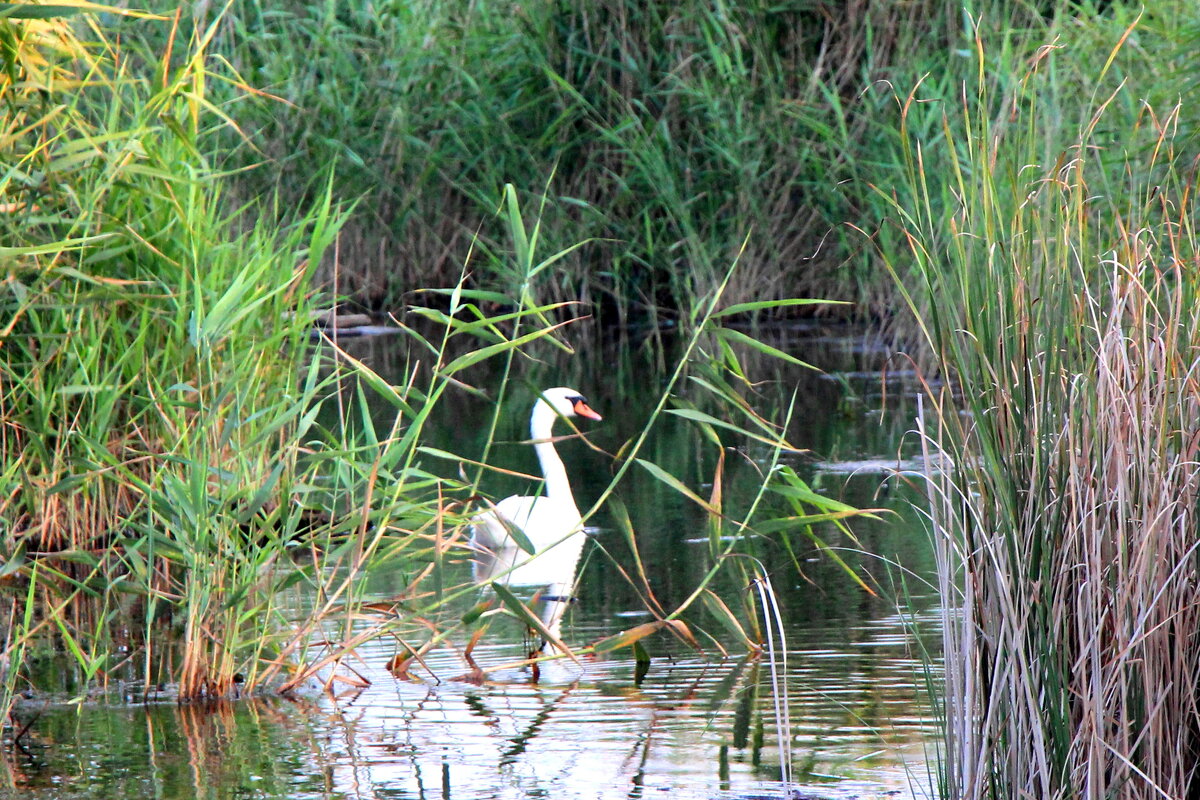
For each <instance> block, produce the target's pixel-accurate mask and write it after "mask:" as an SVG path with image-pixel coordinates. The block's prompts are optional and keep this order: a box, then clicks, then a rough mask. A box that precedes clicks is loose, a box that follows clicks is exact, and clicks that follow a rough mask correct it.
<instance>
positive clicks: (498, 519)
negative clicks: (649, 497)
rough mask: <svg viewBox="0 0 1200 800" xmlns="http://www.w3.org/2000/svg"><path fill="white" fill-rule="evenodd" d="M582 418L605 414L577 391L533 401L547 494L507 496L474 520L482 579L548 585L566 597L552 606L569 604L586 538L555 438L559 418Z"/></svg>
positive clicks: (533, 427)
mask: <svg viewBox="0 0 1200 800" xmlns="http://www.w3.org/2000/svg"><path fill="white" fill-rule="evenodd" d="M577 416H579V417H587V418H589V419H596V420H598V419H600V418H601V417H600V415H599V414H597V413H596V412H595V411H592V409H591V408H589V407H588V405H587V401H586V400H585V399H584V398H583V396H582V395H580V393H579V392H577V391H575V390H574V389H567V388H565V387H558V388H555V389H547V390H546V391H544V392H542V396H541V397H540V398H539V399H538V401H537V402H536V403H534V404H533V413H532V414H531V415H530V417H529V432H530V435H531V436H532V438H533V448H534V450H535V451H536V452H537V456H538V461H540V462H541V465H542V474H543V475H544V476H545V478H546V493H545V494H544V495H542V496H539V497H527V496H519V495H513V496H512V497H506V498H505V499H503V500H501V501H500V502H499V503H496V504H495V505H494V506H492V508H490V509H488V510H487V511H484V512H483V513H481V514H478V515H476V517H475V518H474V519H473V520H472V534H471V543H472V545H473V546H474V548H475V549H476V551H477V552H478V553H479V555H478V556H477V557H476V561H475V579H476V580H477V581H479V582H484V581H492V580H496V581H500V582H501V583H505V584H507V585H509V586H546V587H548V588H547V594H548V595H549V596H550V597H551V598H561V600H559V601H558V602H554V601H552V602H551V603H550V605H552V606H554V605H561V606H564V607H565V605H566V598H567V596H568V595H569V594H570V593H571V590H572V585H573V584H574V582H575V567H576V565H577V563H578V561H579V555H580V553H581V552H582V551H583V545H584V543H585V542H586V541H587V537H586V535H585V534H584V532H583V520H582V518H581V517H580V515H579V508H578V507H577V506H576V505H575V496H574V495H573V494H572V492H571V484H570V482H569V481H568V480H567V470H566V467H564V466H563V463H562V459H560V458H559V457H558V452H557V451H556V450H555V449H554V444H553V442H551V441H550V438H551V433H552V431H553V428H554V422H555V420H557V419H558V418H559V417H577ZM510 527H514V528H518V529H519V530H520V531H521V533H523V534H524V535H525V538H527V539H528V540H529V543H530V544H531V545H533V552H532V553H529V552H526V551H525V550H522V549H521V548H520V547H519V546H518V545H517V542H516V540H515V539H514V538H513V536H512V534H511V533H510V532H509V528H510ZM556 611H557V613H555V614H553V615H552V616H551V619H550V620H549V622H548V625H547V627H549V628H550V629H551V631H553V632H554V633H555V634H556V635H557V633H558V631H557V625H558V622H559V619H558V618H559V617H561V614H562V609H561V608H559V609H556Z"/></svg>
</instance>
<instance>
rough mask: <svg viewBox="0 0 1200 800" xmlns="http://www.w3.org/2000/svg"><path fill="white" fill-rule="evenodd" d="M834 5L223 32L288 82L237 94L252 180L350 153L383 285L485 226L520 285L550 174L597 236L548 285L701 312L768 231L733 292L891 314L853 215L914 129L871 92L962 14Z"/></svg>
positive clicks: (355, 17)
mask: <svg viewBox="0 0 1200 800" xmlns="http://www.w3.org/2000/svg"><path fill="white" fill-rule="evenodd" d="M1001 5H1003V4H1001ZM1051 5H1053V4H1051ZM835 6H836V7H835ZM835 6H828V5H825V6H819V5H812V4H804V3H799V4H792V5H790V6H789V5H786V4H785V5H783V6H781V5H779V4H776V3H766V2H749V3H736V4H724V3H716V4H714V3H706V2H685V3H677V2H672V3H666V2H655V3H649V4H647V3H630V2H626V0H607V1H606V2H600V3H595V2H541V1H539V2H533V3H521V4H514V3H510V2H507V1H506V0H500V1H499V2H492V1H491V0H489V2H483V3H472V4H469V5H465V6H460V5H454V4H450V5H447V4H442V3H382V4H362V3H350V4H342V5H341V6H337V7H334V6H329V5H323V6H322V5H312V4H298V3H285V4H272V5H269V6H268V5H266V4H263V3H260V2H256V1H255V0H247V1H246V2H241V1H239V2H236V3H233V4H232V5H231V7H230V10H229V12H228V14H227V15H226V16H225V17H224V20H223V22H222V23H221V28H220V32H219V33H218V35H217V38H216V40H215V43H214V45H215V47H217V48H218V49H219V51H220V52H221V54H222V55H223V56H225V57H226V58H227V59H228V60H229V62H230V63H231V64H232V65H233V66H234V67H235V68H236V69H237V70H238V72H239V73H240V74H241V75H242V76H244V78H245V79H246V80H247V81H249V82H250V83H251V84H252V85H254V86H255V87H258V88H260V89H262V90H263V91H264V92H265V93H268V94H270V95H275V96H278V97H279V98H282V99H284V100H285V101H287V104H286V105H284V104H280V103H279V102H278V101H276V100H272V99H270V98H269V97H267V96H263V97H261V98H260V99H258V100H254V99H249V100H247V101H245V102H241V103H239V104H238V106H237V107H236V108H234V109H231V112H230V113H232V114H233V115H234V117H235V118H236V119H237V120H238V123H239V125H240V126H241V127H242V128H243V130H245V131H247V132H251V133H252V140H253V142H254V146H253V147H249V148H245V149H244V150H243V151H242V157H241V159H240V160H239V161H238V162H235V163H245V162H253V163H259V162H263V161H267V162H268V163H270V165H271V168H270V169H267V170H260V171H257V172H252V173H248V174H247V175H246V179H245V181H244V182H242V183H241V186H242V189H241V190H242V191H245V192H250V193H257V192H258V191H261V189H262V188H263V186H264V183H265V184H266V185H268V186H271V187H274V186H279V187H280V188H281V190H282V191H283V192H284V194H285V196H286V197H288V198H297V197H306V196H307V195H306V192H308V191H310V190H312V189H313V188H314V187H313V185H312V183H311V170H310V165H311V164H312V163H313V162H314V160H315V161H316V162H317V163H328V162H334V161H336V162H337V163H338V165H339V170H338V171H339V178H338V181H337V183H336V185H335V196H337V197H339V198H342V199H357V198H362V200H363V202H361V203H360V204H359V205H358V206H357V207H356V209H355V211H354V213H353V214H352V215H351V217H350V219H349V220H348V222H347V224H346V226H345V227H344V235H343V237H342V240H341V246H340V252H341V254H342V262H341V264H340V273H339V277H340V280H341V281H342V285H343V286H344V287H345V289H346V291H348V292H349V293H351V294H353V295H355V296H356V297H357V298H358V299H359V300H360V301H362V302H365V303H368V304H372V305H389V306H391V307H396V306H397V305H399V304H401V303H402V302H403V301H404V300H405V299H407V298H408V296H407V294H406V293H407V292H410V291H412V290H414V289H416V288H420V287H428V286H432V285H437V286H441V287H449V286H452V285H454V284H455V283H456V282H457V280H458V275H459V270H460V266H461V260H460V258H459V254H460V253H461V252H463V250H464V249H465V247H466V245H467V244H468V243H470V242H473V241H474V242H475V246H476V248H477V250H478V251H479V252H480V254H481V256H482V257H481V258H479V259H478V260H477V261H476V262H475V266H474V268H473V272H472V279H471V285H473V286H477V287H482V288H487V289H492V290H500V291H511V290H512V288H513V281H514V280H516V279H517V278H519V273H514V272H513V271H512V269H511V266H510V265H511V264H512V261H511V259H510V255H511V251H510V250H509V242H508V237H507V231H506V230H505V228H504V227H503V225H501V224H500V223H499V221H498V220H497V219H496V218H495V217H494V216H493V211H494V209H495V208H496V207H497V205H498V202H499V198H500V193H501V187H502V186H504V185H505V184H510V183H511V184H513V185H515V186H518V187H521V188H522V190H523V191H526V192H528V195H525V196H523V198H522V199H523V200H524V201H525V202H526V203H527V204H528V203H529V202H530V201H531V200H532V199H533V198H536V197H538V196H539V195H541V194H542V193H543V190H544V189H545V190H547V191H548V197H547V200H546V206H545V210H544V214H543V220H544V225H543V238H544V241H545V244H546V246H547V249H548V251H550V252H556V251H560V250H564V249H566V248H567V247H569V246H571V245H573V244H575V243H576V242H580V241H584V240H587V241H588V242H589V244H588V245H587V246H586V247H583V248H580V249H579V250H578V251H576V252H574V253H572V254H571V255H570V256H569V257H568V258H566V259H564V261H563V262H562V263H561V264H560V265H559V268H558V269H556V270H554V271H552V272H548V273H546V274H543V275H542V276H540V278H539V280H538V281H537V282H536V285H535V287H534V288H535V289H536V292H537V295H536V296H537V298H538V300H539V302H542V303H549V302H554V301H561V300H580V301H583V302H584V303H590V304H591V306H592V308H594V309H595V313H598V314H601V315H604V316H605V319H606V320H607V321H612V320H617V321H620V320H624V319H628V318H629V316H630V315H634V316H636V317H639V318H640V317H643V316H645V315H647V314H649V315H657V314H661V313H665V314H669V315H674V314H679V315H680V316H686V315H687V309H688V308H689V307H690V306H691V305H692V299H693V298H694V297H696V296H702V295H707V294H709V293H711V292H712V291H713V290H714V289H715V288H716V287H717V286H718V285H720V284H721V283H722V281H723V279H724V273H725V267H726V266H727V265H728V264H729V263H731V261H732V260H733V259H734V257H735V256H737V255H738V253H739V251H740V250H741V249H742V248H743V243H745V244H744V252H742V253H741V256H740V268H739V270H738V273H737V274H736V275H735V276H734V278H733V280H732V281H731V282H730V283H729V284H728V286H727V288H726V290H725V294H726V297H727V299H728V300H729V301H730V302H739V301H749V300H764V299H781V298H784V297H788V296H795V295H800V296H821V297H831V296H837V297H842V298H845V299H860V300H863V301H864V303H865V304H866V305H867V306H870V308H868V309H867V310H868V311H869V312H871V313H882V312H884V311H885V309H884V308H883V306H882V305H881V303H882V301H883V300H884V299H885V298H884V297H881V296H880V294H881V293H880V290H879V288H878V287H880V286H881V285H882V284H883V281H881V280H880V279H879V278H880V276H879V274H878V272H876V271H875V269H874V267H875V265H874V264H872V263H870V262H869V260H868V259H867V258H866V257H865V254H864V251H863V248H862V244H861V240H860V239H859V237H858V236H857V235H855V234H854V233H853V232H852V231H851V230H850V229H849V228H846V227H844V226H843V224H842V223H843V222H845V221H847V220H855V219H857V218H858V216H859V215H860V213H861V211H862V208H863V202H862V198H861V195H860V191H859V187H858V185H857V184H856V182H857V181H859V180H861V179H862V178H863V176H864V175H866V174H868V172H869V168H870V167H873V166H874V165H875V164H876V163H877V162H878V160H879V159H880V158H882V157H885V156H886V153H887V148H888V147H889V146H890V145H891V144H892V142H893V140H892V138H891V137H892V136H893V135H894V122H895V114H894V113H893V112H892V111H891V110H890V108H889V103H888V100H887V98H886V97H885V95H884V93H882V92H865V93H864V89H865V88H866V87H869V86H871V85H872V83H873V82H874V81H876V80H879V79H887V78H889V77H892V76H893V74H894V71H895V64H896V63H897V62H901V63H906V60H907V58H908V56H909V54H910V53H912V52H914V50H915V51H918V52H920V53H922V54H926V53H928V54H929V60H928V63H927V67H926V68H928V69H940V67H941V66H942V63H943V62H944V61H945V60H946V59H947V58H950V57H951V56H950V54H951V52H952V50H953V49H954V48H956V47H961V46H963V42H962V40H961V39H962V37H961V30H962V21H961V15H960V11H959V10H958V9H957V7H955V6H952V5H947V4H945V3H938V2H932V1H929V2H926V1H925V0H922V2H914V3H904V4H896V3H878V2H855V3H847V4H841V5H836V4H835ZM1013 16H1014V17H1015V18H1018V19H1024V18H1025V17H1030V18H1037V19H1040V18H1041V17H1040V15H1039V14H1038V13H1037V12H1036V11H1032V10H1031V11H1021V12H1013ZM881 121H883V124H881ZM747 236H749V239H748V240H747ZM325 270H326V271H325V272H324V273H323V275H325V276H326V277H328V276H329V274H331V267H330V265H329V264H328V263H327V264H326V265H325ZM796 310H797V309H790V310H786V309H777V310H776V311H777V313H785V312H787V311H792V312H794V311H796ZM809 310H810V311H811V310H812V309H809ZM821 310H822V311H823V312H825V313H830V312H835V311H842V312H844V311H846V309H840V310H839V309H828V308H827V309H821ZM760 313H766V312H765V311H763V312H760Z"/></svg>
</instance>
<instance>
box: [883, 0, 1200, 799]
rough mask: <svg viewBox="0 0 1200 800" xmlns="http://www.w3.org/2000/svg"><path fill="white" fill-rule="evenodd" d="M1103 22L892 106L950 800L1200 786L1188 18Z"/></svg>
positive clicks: (898, 234)
mask: <svg viewBox="0 0 1200 800" xmlns="http://www.w3.org/2000/svg"><path fill="white" fill-rule="evenodd" d="M1111 10H1112V13H1113V19H1111V20H1109V21H1108V24H1106V25H1104V26H1100V27H1097V28H1091V29H1088V30H1087V31H1083V30H1070V31H1068V30H1066V29H1052V30H1050V31H1048V32H1047V33H1048V34H1059V36H1058V38H1054V37H1050V38H1047V39H1045V40H1044V41H1043V40H1039V39H1037V38H1036V37H1034V38H1021V39H1017V40H1015V41H1014V40H1006V41H997V40H996V39H995V38H994V37H991V36H989V35H988V34H987V33H986V32H985V28H984V26H983V25H982V24H980V26H979V27H978V29H977V34H976V41H975V51H974V54H973V58H974V60H975V62H976V64H977V65H978V76H977V80H975V81H973V82H968V83H966V84H965V86H966V88H965V89H962V90H959V89H956V90H954V91H952V92H950V91H947V92H944V93H943V92H942V91H940V89H941V87H939V86H936V85H933V86H931V85H929V84H919V85H914V86H913V87H912V88H911V90H910V91H909V93H908V94H907V95H905V96H903V97H900V98H898V102H899V105H900V107H901V108H902V109H903V111H904V128H903V129H902V131H901V133H902V144H903V148H902V153H903V155H904V158H905V164H906V170H905V173H904V175H905V177H904V181H903V183H901V184H900V185H899V186H891V187H888V189H887V190H886V192H884V191H881V192H880V197H881V198H882V199H883V201H884V202H886V204H888V205H889V206H890V207H891V209H892V213H893V215H894V220H895V229H894V230H893V231H890V232H881V234H880V236H879V238H878V240H877V241H879V242H880V243H881V248H882V252H883V253H884V255H885V256H886V257H887V258H888V260H889V263H890V264H891V266H892V268H893V269H894V270H895V274H896V277H897V283H898V286H899V287H900V288H901V291H902V292H904V294H905V296H906V298H907V299H908V301H909V304H910V307H911V308H912V310H913V312H914V314H915V317H916V319H917V321H918V323H919V324H920V326H921V331H922V333H923V335H924V337H925V338H926V340H927V342H928V344H929V346H930V347H931V348H932V350H933V354H934V358H935V364H936V368H937V369H938V370H940V372H941V375H942V376H944V377H945V379H946V382H947V383H946V388H944V389H937V390H934V389H931V391H930V392H929V395H928V405H927V407H926V409H925V412H924V414H923V415H922V416H921V419H920V425H921V434H922V436H923V438H924V441H925V442H926V453H925V456H926V464H927V465H928V467H927V470H928V471H927V473H926V479H927V481H928V485H929V494H930V504H931V505H930V524H931V527H932V530H933V535H934V538H935V541H936V543H937V545H938V547H939V568H938V570H939V575H938V578H939V581H940V584H941V592H942V593H943V597H944V598H945V601H946V613H945V615H944V619H943V624H944V626H945V635H944V638H943V643H944V649H945V652H944V658H945V670H946V675H945V682H944V688H943V696H941V697H940V698H939V701H940V703H941V707H942V713H943V724H944V736H943V751H942V753H941V754H940V755H941V757H942V764H943V767H942V769H943V774H942V781H943V782H942V786H941V791H942V794H943V796H946V797H955V798H1008V797H1016V796H1030V797H1042V798H1066V797H1083V796H1086V797H1129V798H1140V797H1187V796H1192V795H1194V794H1195V792H1196V787H1197V781H1198V780H1200V776H1198V775H1197V773H1196V769H1195V766H1196V764H1197V763H1200V738H1197V731H1198V730H1200V725H1198V722H1200V713H1198V709H1200V703H1198V699H1200V698H1198V697H1197V688H1196V687H1197V686H1198V685H1200V684H1198V682H1197V681H1198V678H1200V646H1198V643H1197V640H1196V638H1195V636H1194V635H1192V633H1191V632H1193V631H1194V630H1195V628H1196V625H1197V624H1198V623H1200V619H1197V608H1200V603H1198V601H1200V594H1198V590H1197V583H1196V568H1197V561H1196V541H1197V530H1198V529H1197V524H1196V520H1195V508H1196V502H1197V499H1198V497H1197V491H1198V488H1200V466H1198V464H1200V462H1198V460H1197V455H1198V452H1197V442H1200V415H1198V413H1197V412H1198V411H1200V390H1198V388H1197V387H1198V384H1197V382H1196V375H1197V370H1198V369H1200V360H1198V356H1197V354H1198V353H1200V340H1198V339H1197V330H1198V328H1197V323H1198V322H1200V320H1198V319H1197V315H1198V313H1200V303H1198V300H1200V294H1198V290H1200V285H1198V284H1197V275H1198V273H1197V271H1196V269H1195V267H1196V264H1197V263H1198V258H1200V248H1198V245H1200V238H1198V237H1197V235H1196V229H1195V219H1196V207H1195V202H1196V201H1195V189H1196V186H1195V177H1196V173H1195V164H1194V161H1193V155H1194V153H1193V151H1192V148H1191V147H1190V146H1189V144H1188V142H1189V141H1190V137H1191V133H1190V131H1191V130H1192V128H1193V126H1194V120H1193V119H1190V118H1189V116H1188V115H1189V113H1192V112H1190V111H1189V109H1188V107H1187V105H1186V104H1181V103H1180V102H1179V96H1178V95H1173V94H1172V93H1173V92H1175V91H1176V90H1180V89H1181V84H1180V82H1179V81H1180V78H1181V76H1182V73H1180V72H1177V71H1176V70H1178V69H1179V68H1180V66H1181V64H1182V60H1186V59H1189V58H1190V55H1189V54H1190V52H1191V48H1190V47H1183V48H1180V45H1179V42H1178V41H1177V39H1176V36H1175V32H1176V30H1177V28H1176V27H1175V25H1176V24H1177V23H1178V20H1177V19H1176V18H1175V16H1174V15H1176V14H1178V15H1182V16H1185V17H1186V15H1185V14H1184V6H1183V5H1180V4H1174V5H1173V4H1169V3H1168V4H1158V5H1157V6H1156V7H1155V13H1154V14H1150V13H1147V14H1146V15H1145V16H1144V17H1143V16H1141V15H1137V14H1135V13H1134V12H1130V11H1128V10H1126V9H1124V8H1123V7H1121V6H1120V4H1113V7H1112V9H1111ZM1097 42H1103V46H1097ZM1135 42H1136V44H1135ZM1026 59H1028V60H1026ZM1021 64H1023V65H1024V66H1023V67H1022V68H1020V69H1018V65H1021ZM1081 91H1082V95H1083V100H1082V101H1081V100H1080V93H1081ZM1182 91H1188V90H1187V89H1182ZM937 128H940V132H941V133H940V136H939V137H938V140H937V141H930V139H929V138H928V137H927V132H928V131H930V130H934V129H937Z"/></svg>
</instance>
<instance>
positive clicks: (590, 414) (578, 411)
mask: <svg viewBox="0 0 1200 800" xmlns="http://www.w3.org/2000/svg"><path fill="white" fill-rule="evenodd" d="M537 405H547V406H549V407H550V408H551V409H552V410H553V411H554V413H555V415H557V416H560V417H587V418H588V419H594V420H600V419H603V417H601V416H600V415H599V414H597V413H596V412H595V411H593V410H592V408H591V406H589V405H588V402H587V398H586V397H584V396H583V395H582V394H580V393H579V392H577V391H575V390H574V389H568V388H567V387H565V386H559V387H556V388H554V389H547V390H545V391H544V392H542V396H541V398H540V399H539V400H538V402H537ZM534 412H535V413H536V412H537V409H536V408H535V409H534Z"/></svg>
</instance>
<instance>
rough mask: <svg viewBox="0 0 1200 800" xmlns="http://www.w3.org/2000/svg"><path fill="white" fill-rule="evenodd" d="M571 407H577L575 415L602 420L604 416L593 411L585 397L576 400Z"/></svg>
mask: <svg viewBox="0 0 1200 800" xmlns="http://www.w3.org/2000/svg"><path fill="white" fill-rule="evenodd" d="M571 408H573V409H575V415H576V416H579V417H587V418H588V419H594V420H597V421H599V420H602V419H604V417H602V416H600V415H599V414H597V413H596V412H595V411H592V407H591V406H589V405H588V404H587V401H586V400H584V399H583V398H580V399H578V400H576V401H575V402H574V403H572V404H571Z"/></svg>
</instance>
